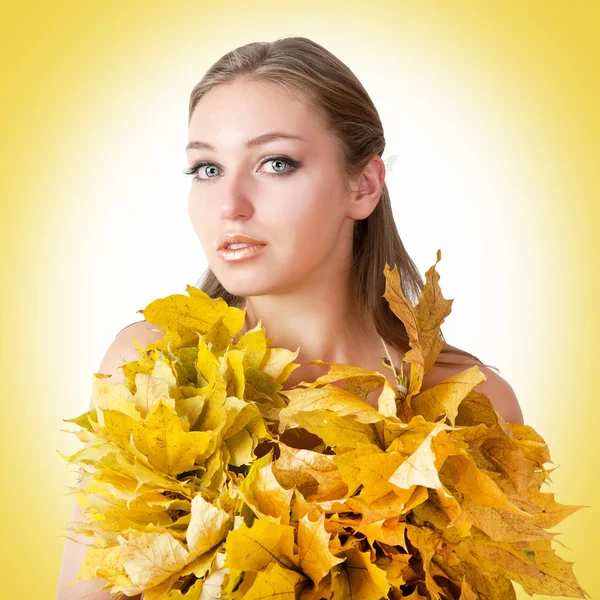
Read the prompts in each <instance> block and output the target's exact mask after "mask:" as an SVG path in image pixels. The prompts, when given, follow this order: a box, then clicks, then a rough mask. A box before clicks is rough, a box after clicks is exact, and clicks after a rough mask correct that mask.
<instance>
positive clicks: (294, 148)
mask: <svg viewBox="0 0 600 600" xmlns="http://www.w3.org/2000/svg"><path fill="white" fill-rule="evenodd" d="M384 148H385V137H384V133H383V127H382V124H381V120H380V118H379V115H378V113H377V110H376V108H375V106H374V105H373V103H372V101H371V99H370V98H369V96H368V94H367V92H366V91H365V89H364V88H363V86H362V85H361V84H360V82H359V81H358V80H357V79H356V77H355V76H354V75H353V73H352V72H351V71H350V70H349V69H348V68H347V67H346V66H345V65H344V64H343V63H342V62H341V61H340V60H339V59H337V58H336V57H335V56H333V55H332V54H331V53H329V52H328V51H327V50H325V49H324V48H323V47H322V46H320V45H318V44H316V43H315V42H313V41H311V40H309V39H306V38H303V37H291V38H284V39H280V40H277V41H275V42H272V43H267V42H257V43H252V44H247V45H245V46H242V47H240V48H238V49H236V50H234V51H232V52H230V53H228V54H226V55H225V56H223V57H222V58H221V59H220V60H219V61H218V62H217V63H215V64H214V65H213V66H212V67H211V68H210V69H209V71H208V72H207V73H206V74H205V76H204V77H203V79H202V80H201V81H200V82H199V83H198V84H197V85H196V86H195V87H194V89H193V91H192V94H191V98H190V107H189V144H188V147H187V157H188V161H189V165H190V166H189V169H188V170H187V171H186V172H187V173H188V174H190V175H191V176H192V182H191V187H190V194H189V214H190V218H191V221H192V224H193V226H194V229H195V231H196V233H197V235H198V238H199V240H200V243H201V245H202V248H203V250H204V253H205V255H206V257H207V260H208V263H209V268H208V270H207V271H206V273H205V275H204V277H203V278H202V279H201V280H200V281H199V282H198V287H200V288H201V289H202V290H203V291H205V292H206V293H207V294H208V295H209V296H211V297H213V298H216V297H221V298H223V299H224V300H225V301H226V302H227V303H228V304H230V305H232V306H236V307H239V308H245V309H246V311H247V312H246V322H245V325H244V328H243V331H246V330H248V329H251V328H253V327H254V326H255V325H256V324H257V323H258V322H259V320H262V324H263V325H264V326H265V327H266V331H267V334H268V336H269V338H271V339H272V340H273V344H274V345H276V346H280V347H285V348H288V349H292V350H296V349H298V348H299V351H300V352H299V355H298V357H297V359H296V361H295V362H298V363H306V362H309V361H312V360H315V359H320V360H323V361H327V362H337V363H346V364H352V365H355V366H359V367H363V368H367V369H369V370H372V371H379V372H381V373H383V374H385V375H386V376H388V378H389V379H390V381H391V383H392V384H394V385H395V383H396V381H395V379H394V378H393V375H392V372H391V370H389V369H386V368H385V367H383V366H382V362H381V360H382V358H383V357H384V356H386V348H384V345H383V343H382V342H383V341H385V344H386V347H387V351H388V352H389V354H390V357H391V359H392V361H393V363H394V365H395V366H396V369H397V370H398V369H399V366H400V364H401V362H402V359H403V357H404V355H405V353H406V352H407V351H408V350H409V349H410V346H409V344H408V335H407V333H406V329H405V327H404V325H403V324H402V322H401V321H400V320H399V319H398V318H397V317H396V316H395V315H394V313H393V312H392V311H391V310H390V309H389V306H388V303H387V300H385V299H384V298H383V297H382V296H383V293H384V289H385V277H384V266H385V263H386V262H387V263H388V264H389V265H390V266H391V267H393V266H394V265H396V266H397V267H398V269H399V271H400V275H401V279H402V286H403V292H404V294H405V295H406V296H407V297H408V298H410V299H412V301H413V302H415V303H416V302H417V299H418V295H419V293H420V291H421V289H422V288H423V280H422V278H421V276H420V274H419V271H418V270H417V268H416V266H415V264H414V263H413V261H412V260H411V258H410V257H409V255H408V254H407V252H406V250H405V248H404V246H403V244H402V241H401V240H400V236H399V234H398V231H397V229H396V225H395V223H394V219H393V214H392V208H391V204H390V197H389V192H388V189H387V186H386V184H385V164H384V163H383V161H382V159H381V155H382V153H383V151H384ZM237 236H247V237H245V238H243V239H242V238H241V237H237ZM244 241H246V242H248V243H249V245H246V246H245V249H244V248H242V247H238V246H237V245H236V243H242V242H244ZM231 244H233V248H229V246H230V245H231ZM228 248H229V249H228ZM153 328H154V329H155V328H156V326H155V325H153V324H152V323H148V322H146V321H141V322H138V323H134V324H132V325H130V326H129V327H127V328H125V330H123V331H121V332H120V333H119V334H118V336H117V338H116V340H115V342H113V345H112V346H111V348H109V351H108V352H107V354H106V356H105V357H104V360H103V363H102V365H101V367H100V372H102V373H112V374H113V379H112V380H111V383H119V382H120V381H122V379H123V376H122V373H121V372H120V371H118V370H117V369H118V365H120V364H121V363H122V362H128V361H133V360H136V359H137V358H138V357H137V354H136V353H135V351H134V344H133V339H134V337H136V338H137V341H138V342H139V343H140V344H142V345H145V344H148V343H151V342H152V341H154V340H155V339H158V338H160V337H162V336H161V335H160V333H159V332H157V331H156V330H155V331H151V330H152V329H153ZM472 364H478V365H480V368H481V370H482V371H483V372H484V373H485V375H486V377H487V381H485V382H484V383H482V384H480V385H479V386H477V387H476V390H477V391H480V392H482V393H485V394H486V395H487V396H488V397H489V399H490V401H491V402H492V403H493V405H494V406H495V408H496V410H497V412H498V413H500V414H501V415H502V416H503V417H504V419H506V420H508V421H512V422H515V421H516V422H520V423H523V417H522V414H521V410H520V407H519V404H518V402H517V399H516V397H515V395H514V392H513V391H512V389H511V387H510V385H509V384H508V383H507V382H506V381H504V380H503V379H502V378H501V377H500V376H499V375H497V374H496V373H495V372H494V371H492V370H490V369H489V368H488V367H486V366H484V365H483V363H482V362H481V361H480V360H479V359H478V358H477V357H475V356H473V355H472V354H469V353H468V352H465V351H462V350H459V349H458V348H455V347H453V346H450V345H448V344H446V343H445V344H444V348H443V350H442V353H441V354H440V356H439V357H438V360H437V362H436V364H435V365H434V366H433V367H432V368H431V369H430V370H429V371H428V372H427V373H426V374H425V378H424V381H423V385H422V389H426V388H428V387H431V386H432V385H435V384H436V383H438V382H440V381H442V380H444V379H447V378H448V377H449V376H451V375H453V374H455V373H458V372H460V371H462V370H464V369H466V368H468V366H470V365H472ZM327 370H328V368H327V367H320V366H317V365H306V366H303V367H300V368H298V369H296V370H295V371H294V372H293V373H292V375H291V376H290V378H289V379H288V380H287V381H286V387H291V386H293V385H295V384H297V383H298V382H300V381H303V380H304V381H311V380H314V379H315V378H316V377H318V376H319V375H321V374H323V373H325V372H326V371H327ZM405 374H407V373H405ZM338 383H339V382H336V384H338ZM378 394H379V390H375V391H374V392H372V393H371V394H370V395H369V396H368V397H367V401H368V402H370V403H371V404H372V405H373V406H376V405H377V396H378ZM78 515H79V511H78V508H77V506H76V507H75V509H74V513H73V520H76V519H77V518H79V517H78ZM75 537H77V536H75ZM82 541H83V542H84V543H89V540H88V541H87V542H86V541H85V540H82ZM86 551H87V548H86V547H85V546H82V545H79V544H75V543H73V542H71V541H69V540H67V542H66V544H65V553H64V556H63V565H62V569H61V577H60V581H59V592H58V595H57V600H70V599H72V598H80V597H82V596H83V595H84V594H85V593H87V592H89V591H91V590H93V589H97V588H98V587H100V585H102V583H104V581H103V580H97V581H96V582H94V586H93V587H92V585H90V586H88V587H87V588H84V587H83V586H82V584H81V583H80V584H78V585H79V587H78V588H71V589H69V588H68V587H66V586H67V585H68V583H69V582H70V581H71V580H72V579H73V578H74V576H75V574H76V573H77V571H78V569H79V565H80V564H81V562H82V560H83V556H84V555H85V553H86ZM86 583H89V582H86ZM75 589H77V590H78V591H77V593H78V594H79V595H75V593H76V592H75V591H74V590H75ZM87 599H88V600H108V599H109V593H108V592H106V591H98V592H94V593H92V594H90V595H89V596H87Z"/></svg>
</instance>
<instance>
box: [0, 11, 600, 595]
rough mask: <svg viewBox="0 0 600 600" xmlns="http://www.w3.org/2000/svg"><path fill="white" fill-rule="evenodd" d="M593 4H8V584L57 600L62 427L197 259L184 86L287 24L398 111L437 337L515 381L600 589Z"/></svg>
mask: <svg viewBox="0 0 600 600" xmlns="http://www.w3.org/2000/svg"><path fill="white" fill-rule="evenodd" d="M596 6H597V3H594V2H591V1H590V2H581V1H574V2H569V3H566V2H558V1H551V2H516V1H508V0H507V1H505V2H501V3H492V2H464V1H459V2H439V3H438V2H430V1H424V2H376V1H374V2H370V3H369V4H368V5H367V4H366V3H357V2H348V1H345V2H339V1H336V2H328V3H326V4H322V3H315V2H299V3H290V2H283V3H273V2H269V3H256V2H252V3H250V2H244V3H241V2H226V3H217V2H210V3H209V2H201V1H196V2H172V3H164V2H153V1H144V2H137V1H135V2H134V1H130V2H96V3H90V2H54V3H47V2H45V3H39V4H35V3H24V4H20V5H18V4H13V5H12V7H11V8H10V9H5V10H4V11H3V17H2V19H0V32H1V37H0V39H1V40H2V42H1V43H2V46H3V52H2V55H3V63H4V64H3V69H2V72H3V75H2V79H3V86H2V87H3V93H2V100H1V102H2V107H1V111H0V114H1V117H0V118H1V120H2V125H3V127H2V131H3V135H2V145H1V150H0V151H1V152H2V157H1V158H2V160H1V164H2V172H3V175H2V178H1V180H0V181H1V184H0V185H1V186H2V190H1V191H2V196H1V198H2V204H1V206H2V215H1V218H0V226H1V227H2V235H1V236H0V244H1V245H2V246H1V253H0V257H1V260H2V268H3V269H2V270H3V272H4V277H3V281H4V285H3V286H2V295H1V298H2V304H3V306H2V308H3V310H2V313H1V314H2V332H3V342H4V343H3V344H2V349H1V352H2V359H1V361H0V364H1V368H2V381H3V382H4V386H3V387H4V393H3V398H2V403H1V406H2V423H3V435H2V457H3V463H4V464H3V467H4V468H3V471H2V473H3V477H2V488H3V489H2V494H1V497H2V503H3V511H2V512H3V516H4V525H3V546H4V547H3V559H2V560H3V571H4V574H5V575H4V581H3V586H2V594H1V595H2V597H3V598H40V599H41V598H51V597H54V595H55V593H56V585H57V578H58V572H59V567H60V562H61V555H62V549H63V541H64V540H63V538H61V537H60V536H61V534H62V533H64V527H65V526H66V524H67V521H68V518H69V516H70V512H71V507H72V497H71V496H67V495H65V494H66V491H67V489H66V487H65V486H66V485H67V484H73V483H74V476H73V474H72V472H70V471H68V470H67V468H66V466H65V463H64V461H63V460H62V459H61V458H60V456H59V455H58V454H57V453H56V450H60V451H61V452H63V453H65V454H71V453H73V452H75V451H76V450H77V449H78V448H79V447H80V446H79V443H76V442H77V440H76V439H75V438H74V436H72V435H67V434H66V433H63V432H62V431H61V428H65V429H71V430H73V429H75V428H74V427H70V426H67V425H68V424H64V423H63V422H62V420H61V419H63V418H71V417H75V416H78V415H80V414H81V413H82V412H84V411H85V410H87V406H88V401H89V400H88V399H89V395H90V391H91V374H92V373H93V372H95V371H96V370H97V369H98V366H99V364H100V360H101V358H102V355H103V353H104V351H105V350H106V348H107V347H108V345H109V344H110V342H111V341H112V339H113V338H114V336H115V335H116V333H117V332H118V331H119V330H120V329H121V328H123V327H125V326H126V325H128V324H129V323H131V322H133V321H136V320H140V318H141V315H138V314H136V313H135V311H136V310H138V309H142V308H144V307H145V306H146V305H147V304H149V303H150V302H151V301H152V300H153V299H154V298H156V297H158V296H165V295H167V294H171V293H184V290H185V285H186V284H192V285H193V284H194V283H195V282H196V280H197V278H198V277H199V276H200V274H201V271H202V270H203V268H204V263H203V260H204V258H203V256H202V253H201V250H200V246H199V243H198V242H197V240H196V239H195V237H194V234H193V231H192V229H191V227H190V225H189V222H188V218H187V213H186V205H185V204H186V194H187V186H188V184H189V182H188V181H187V180H185V181H184V178H183V176H182V175H181V170H182V169H183V168H185V167H186V166H187V164H186V163H185V154H184V152H183V147H184V145H185V142H186V141H187V140H186V135H187V131H186V127H187V102H188V97H189V93H190V91H191V89H192V87H193V85H194V84H195V83H196V81H198V80H199V79H200V78H201V76H202V74H203V73H204V71H205V70H206V69H207V68H208V67H209V66H210V65H211V64H212V63H213V62H214V61H216V60H217V59H218V58H219V57H220V56H221V55H222V54H224V53H225V52H227V51H228V50H231V49H233V48H234V47H236V46H239V45H241V44H244V43H248V42H251V41H257V40H264V41H272V40H274V39H276V38H279V37H285V36H292V35H300V36H305V37H309V38H311V39H313V40H315V41H316V42H318V43H320V44H322V45H324V46H325V47H326V48H328V49H329V50H331V51H332V52H333V53H334V54H336V55H337V56H339V57H340V58H341V60H343V61H344V62H346V63H347V64H348V65H349V66H350V67H351V68H352V69H353V70H354V71H355V73H356V74H357V76H358V77H359V79H361V81H363V83H364V84H365V87H366V88H367V90H368V91H369V92H370V93H372V97H373V98H374V101H375V103H376V105H377V106H378V107H379V106H381V107H382V110H383V109H385V119H384V124H385V126H386V137H387V138H388V142H389V143H388V146H389V150H388V152H387V154H396V155H398V156H399V157H400V159H399V160H398V161H397V162H396V163H395V165H394V167H393V170H392V171H390V173H389V177H390V188H391V190H392V192H393V193H392V196H393V198H394V202H395V210H396V211H397V215H398V218H399V219H401V226H400V231H401V235H402V236H403V239H404V241H405V244H406V245H407V248H408V251H409V253H411V255H412V256H413V258H415V261H416V263H417V266H418V267H419V269H420V270H421V272H422V273H424V272H425V270H427V269H428V268H429V267H430V266H431V265H432V264H433V263H434V260H435V251H436V250H437V248H440V249H441V250H442V262H441V263H440V265H439V267H438V271H439V272H441V273H442V274H443V277H442V280H441V282H440V284H441V286H442V290H443V292H444V295H445V297H449V298H455V299H456V300H455V303H454V307H453V314H452V315H450V317H449V319H448V327H447V329H446V330H445V334H446V335H447V337H452V339H450V340H449V341H450V342H451V343H455V344H456V345H459V346H460V347H463V348H465V349H468V350H470V351H473V352H474V353H475V354H477V355H479V357H480V358H482V360H484V362H487V363H493V364H494V365H496V366H497V367H499V368H500V371H501V375H502V376H504V377H505V378H506V379H507V381H509V382H510V383H511V385H512V386H513V388H514V389H515V391H516V393H517V396H518V397H519V399H520V402H521V406H522V409H523V413H524V417H525V422H526V423H527V424H529V425H532V426H533V427H534V428H535V429H536V430H537V431H538V433H540V434H541V435H542V436H543V437H544V438H545V439H546V441H547V442H548V445H549V447H550V451H551V455H552V459H553V461H554V463H555V464H554V466H558V468H557V470H556V471H554V473H553V474H552V477H553V485H552V488H551V489H548V488H547V487H545V488H542V489H543V490H545V491H553V492H555V494H556V496H555V497H556V499H557V500H558V501H559V502H561V503H563V504H584V505H588V506H589V508H584V509H582V510H580V511H578V512H577V513H575V514H574V515H572V516H570V517H568V518H567V519H566V520H565V521H563V523H561V524H560V525H559V526H557V527H556V528H554V530H553V531H558V532H560V535H559V536H558V538H557V540H558V542H561V543H562V544H564V546H566V547H564V546H560V544H558V543H555V544H554V547H555V549H556V551H557V553H558V554H559V555H560V556H561V557H563V558H565V559H566V560H569V561H574V566H573V568H574V572H575V574H576V576H577V577H578V579H579V582H580V584H581V586H582V587H583V588H584V589H585V590H586V591H587V592H588V594H590V596H591V597H592V598H594V597H600V595H599V594H600V576H599V575H598V566H597V548H598V538H599V535H600V527H599V521H600V509H599V505H600V496H599V493H600V490H599V488H598V475H599V473H600V460H599V457H600V451H599V443H598V438H599V437H600V436H599V434H598V425H599V422H600V418H599V417H600V410H599V408H598V407H599V405H600V399H599V397H598V392H597V383H596V376H597V374H598V372H599V371H600V369H599V367H600V365H599V362H598V343H597V340H598V334H599V333H600V330H599V327H598V326H599V315H600V294H599V292H600V286H599V278H598V268H599V266H600V265H599V260H598V250H599V247H598V246H599V244H598V227H599V224H600V223H599V218H598V216H599V212H600V198H599V192H600V181H599V177H600V175H599V174H600V160H599V159H600V156H599V151H598V149H599V141H600V136H599V133H600V111H599V109H598V107H599V105H600V94H599V81H598V73H599V72H600V64H599V63H600V60H599V57H600V19H599V13H598V9H597V8H596ZM17 7H18V8H17ZM396 109H397V112H396ZM413 111H414V112H413ZM432 123H433V124H434V125H431V124H432ZM428 124H429V125H428ZM425 142H426V144H425V145H423V144H424V143H425ZM438 142H439V145H437V144H438ZM413 148H414V149H415V152H416V154H415V153H414V152H412V149H413ZM434 148H438V149H439V151H433V149H434ZM453 150H454V151H453ZM457 156H458V157H459V159H457ZM415 157H416V158H415ZM482 157H483V158H482ZM411 161H412V162H411ZM440 174H442V175H443V177H441V176H440ZM476 181H477V182H478V183H477V185H475V184H474V183H473V182H476ZM408 182H410V187H408V186H409V183H408ZM436 182H438V183H436ZM462 185H464V186H465V189H466V190H467V191H466V193H465V194H463V193H461V189H462V188H461V186H462ZM394 191H396V195H394ZM446 192H447V195H446ZM475 199H477V202H474V200H475ZM404 201H405V202H404ZM444 211H446V212H444ZM448 269H452V271H448ZM449 334H452V335H451V336H450V335H449ZM548 466H553V465H548ZM516 587H517V589H518V591H519V598H525V597H527V596H526V595H525V594H524V593H523V592H522V590H521V589H520V588H519V586H516ZM538 597H539V598H542V596H538ZM544 597H545V596H544Z"/></svg>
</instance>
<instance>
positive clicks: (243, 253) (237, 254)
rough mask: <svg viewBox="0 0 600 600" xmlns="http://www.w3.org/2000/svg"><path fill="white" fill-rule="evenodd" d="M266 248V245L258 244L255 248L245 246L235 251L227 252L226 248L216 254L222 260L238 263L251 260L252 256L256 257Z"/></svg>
mask: <svg viewBox="0 0 600 600" xmlns="http://www.w3.org/2000/svg"><path fill="white" fill-rule="evenodd" d="M266 247H267V245H266V244H260V245H257V246H246V247H245V248H236V249H235V250H227V249H226V248H223V249H222V250H217V254H218V255H219V256H220V257H221V258H223V259H224V260H227V261H238V260H244V259H246V258H251V257H253V256H258V255H259V254H261V253H262V252H263V251H264V249H265V248H266Z"/></svg>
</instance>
